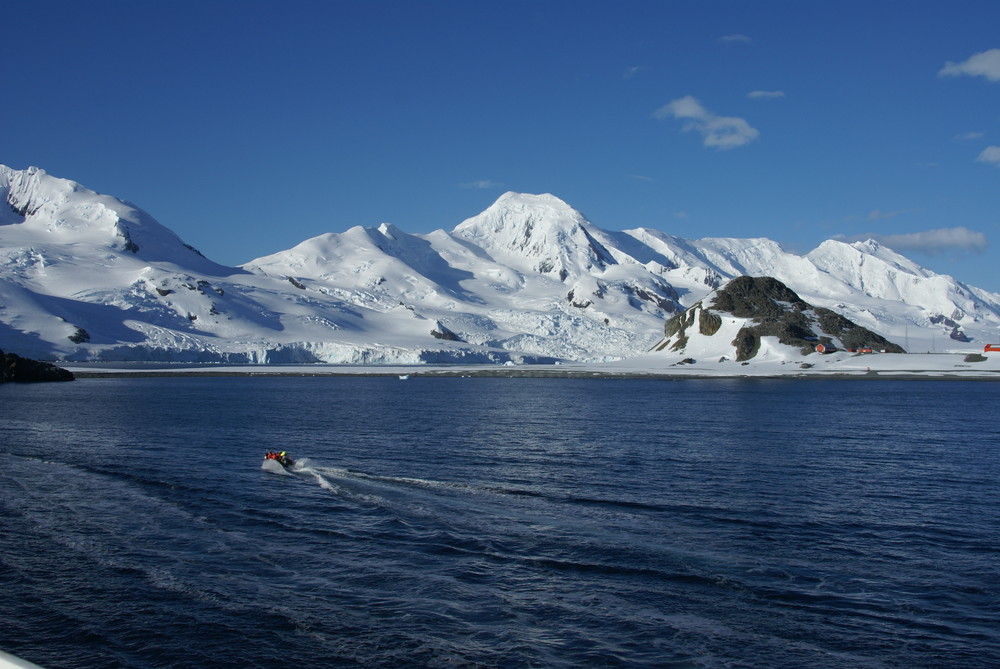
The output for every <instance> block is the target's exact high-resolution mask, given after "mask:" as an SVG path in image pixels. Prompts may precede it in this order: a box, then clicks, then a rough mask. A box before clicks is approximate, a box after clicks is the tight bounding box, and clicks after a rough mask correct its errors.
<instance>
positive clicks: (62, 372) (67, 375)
mask: <svg viewBox="0 0 1000 669" xmlns="http://www.w3.org/2000/svg"><path fill="white" fill-rule="evenodd" d="M74 378H75V377H74V376H73V372H71V371H69V370H67V369H63V368H62V367H56V366H55V365H53V364H52V363H49V362H39V361H38V360H32V359H30V358H22V357H21V356H19V355H17V354H16V353H4V352H3V351H0V383H7V382H10V383H41V382H44V381H72V380H73V379H74Z"/></svg>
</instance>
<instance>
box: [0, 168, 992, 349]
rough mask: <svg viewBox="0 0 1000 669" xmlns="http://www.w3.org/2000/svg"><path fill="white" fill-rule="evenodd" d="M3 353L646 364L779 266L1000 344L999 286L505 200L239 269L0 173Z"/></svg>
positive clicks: (131, 219) (925, 345)
mask: <svg viewBox="0 0 1000 669" xmlns="http://www.w3.org/2000/svg"><path fill="white" fill-rule="evenodd" d="M0 195H2V196H3V198H4V199H5V201H6V203H7V206H6V207H3V208H0V348H2V349H4V350H8V351H15V352H17V353H19V354H21V355H24V356H29V357H34V358H39V359H45V360H61V361H81V362H82V361H156V362H206V363H256V364H261V363H271V364H273V363H287V364H293V363H339V364H414V365H415V364H429V363H435V364H437V363H465V364H502V363H515V364H522V363H543V362H556V361H573V362H588V363H589V362H608V361H618V360H625V359H630V358H634V357H636V356H641V355H643V354H646V353H647V352H649V351H650V349H651V348H652V347H654V346H655V345H656V344H657V343H658V342H659V341H660V340H661V339H662V338H663V336H664V332H663V329H664V323H665V322H666V321H667V320H668V319H669V318H670V317H671V316H673V315H674V314H677V313H679V312H681V311H683V310H684V309H686V308H687V307H689V306H691V305H692V304H695V303H697V302H698V301H699V300H701V299H703V298H704V297H705V296H706V295H708V294H709V293H711V292H712V291H715V290H716V289H718V288H719V287H720V286H722V285H723V284H724V283H725V282H727V281H729V280H731V279H732V278H734V277H737V276H743V275H749V276H771V277H774V278H777V279H778V280H780V281H781V282H783V283H785V284H786V285H787V286H789V287H790V288H791V289H792V290H794V291H795V292H796V293H798V294H799V295H800V296H802V298H803V299H805V300H807V301H808V302H809V303H811V304H815V305H818V306H822V307H826V308H829V309H832V310H833V311H836V312H838V313H841V314H842V315H844V316H845V317H847V318H849V319H850V320H852V321H854V322H856V323H858V324H859V325H862V326H864V327H866V328H868V329H870V330H872V331H874V332H878V333H879V334H881V335H883V336H885V337H886V338H888V339H890V340H892V341H894V342H897V343H899V344H901V345H902V346H903V347H904V348H906V349H907V350H911V351H920V352H923V351H932V350H933V351H939V352H943V351H945V350H954V351H971V350H977V349H978V350H982V345H983V344H984V343H995V342H996V341H998V340H1000V295H997V294H995V293H991V292H989V291H986V290H982V289H979V288H976V287H973V286H968V285H966V284H963V283H962V282H960V281H958V280H956V279H954V278H952V277H950V276H947V275H941V274H936V273H934V272H932V271H931V270H928V269H926V268H923V267H921V266H920V265H918V264H917V263H915V262H913V261H912V260H910V259H908V258H906V257H904V256H902V255H900V254H898V253H895V252H894V251H892V250H891V249H888V248H885V247H883V246H881V245H879V244H877V243H876V242H874V241H867V242H855V243H850V244H849V243H845V242H841V241H837V240H827V241H825V242H823V243H822V244H820V245H819V246H818V247H817V248H816V249H814V250H813V251H811V252H809V253H807V254H805V255H798V254H795V253H790V252H788V251H785V250H784V249H783V248H782V247H781V245H780V244H778V243H777V242H774V241H772V240H769V239H763V238H757V239H731V238H704V239H697V240H692V239H682V238H678V237H674V236H671V235H669V234H666V233H664V232H662V231H659V230H652V229H647V228H638V229H632V230H625V231H608V230H604V229H601V228H599V227H597V226H596V225H594V224H593V223H591V222H590V221H588V220H587V219H586V218H585V217H584V216H583V215H582V214H581V213H580V212H578V211H576V210H575V209H573V208H572V207H571V206H570V205H568V204H567V203H565V202H563V201H562V200H560V199H559V198H558V197H556V196H554V195H550V194H540V195H532V194H523V193H512V192H511V193H505V194H504V195H502V196H501V197H500V198H499V199H498V200H497V201H496V202H495V203H494V204H493V205H491V206H490V207H489V208H487V209H486V210H485V211H483V212H482V213H480V214H478V215H476V216H473V217H471V218H468V219H466V220H465V221H462V222H460V223H458V224H457V225H456V226H455V227H454V228H453V229H452V230H450V231H446V230H435V231H434V232H430V233H427V234H410V233H407V232H404V231H403V230H401V229H399V228H398V227H396V226H394V225H391V224H388V223H383V224H381V225H378V226H373V227H361V226H358V227H353V228H350V229H349V230H346V231H344V232H330V233H326V234H323V235H320V236H318V237H314V238H312V239H308V240H305V241H303V242H301V243H300V244H298V245H297V246H294V247H293V248H290V249H287V250H284V251H280V252H277V253H274V254H271V255H267V256H264V257H260V258H256V259H253V260H250V261H249V262H246V263H244V264H243V265H241V266H238V267H229V266H225V265H221V264H219V263H216V262H213V261H212V260H210V259H208V258H206V257H204V256H203V255H202V254H201V253H199V252H198V251H197V250H196V249H195V248H194V247H192V246H191V245H189V244H187V243H185V242H184V241H183V240H181V239H180V238H179V237H178V236H177V235H176V234H175V233H174V232H172V231H171V230H170V229H168V228H167V227H165V226H163V225H161V224H160V223H158V222H157V221H156V220H155V219H154V218H153V217H152V216H150V215H149V214H148V213H146V212H144V211H143V210H142V209H140V208H139V207H137V206H135V205H133V204H130V203H127V202H124V201H122V200H119V199H117V198H114V197H112V196H110V195H103V194H99V193H95V192H94V191H91V190H89V189H87V188H85V187H83V186H81V185H80V184H78V183H76V182H73V181H71V180H68V179H61V178H57V177H53V176H51V175H49V174H47V173H46V172H45V171H44V170H42V169H39V168H35V167H30V168H28V169H25V170H16V169H12V168H9V167H6V166H2V165H0Z"/></svg>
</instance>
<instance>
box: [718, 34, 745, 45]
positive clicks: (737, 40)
mask: <svg viewBox="0 0 1000 669" xmlns="http://www.w3.org/2000/svg"><path fill="white" fill-rule="evenodd" d="M719 41H720V42H721V43H723V44H751V43H752V42H753V40H752V39H750V38H749V37H747V36H746V35H740V34H739V33H737V34H735V35H723V36H722V37H720V38H719Z"/></svg>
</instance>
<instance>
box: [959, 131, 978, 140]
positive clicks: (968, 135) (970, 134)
mask: <svg viewBox="0 0 1000 669" xmlns="http://www.w3.org/2000/svg"><path fill="white" fill-rule="evenodd" d="M982 138H983V133H981V132H963V133H960V134H958V135H955V139H957V140H959V141H964V140H967V139H982Z"/></svg>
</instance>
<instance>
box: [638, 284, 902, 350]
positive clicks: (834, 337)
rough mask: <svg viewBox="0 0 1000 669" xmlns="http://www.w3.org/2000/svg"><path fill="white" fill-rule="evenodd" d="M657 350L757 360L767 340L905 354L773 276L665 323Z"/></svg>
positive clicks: (727, 288)
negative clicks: (801, 294)
mask: <svg viewBox="0 0 1000 669" xmlns="http://www.w3.org/2000/svg"><path fill="white" fill-rule="evenodd" d="M664 337H665V338H664V340H663V341H662V342H661V343H660V344H659V345H658V346H657V347H656V348H657V350H660V351H670V352H675V353H679V354H694V353H697V354H698V355H701V356H706V355H709V356H715V355H718V356H720V357H731V358H734V359H735V360H737V361H746V360H750V359H752V358H754V357H756V356H757V355H758V354H759V353H760V351H761V347H762V343H764V342H765V341H766V340H765V338H773V339H772V340H771V342H770V343H771V344H774V343H776V344H778V345H779V346H783V347H787V348H789V349H792V350H797V351H798V352H799V353H800V354H801V355H807V354H810V353H813V352H815V350H816V345H817V344H823V345H824V346H825V347H827V348H828V349H830V348H833V349H863V348H870V349H872V350H875V351H885V352H888V353H903V352H904V351H903V349H902V348H901V347H900V346H897V345H896V344H893V343H892V342H890V341H888V340H887V339H885V338H884V337H882V336H881V335H879V334H876V333H875V332H872V331H871V330H869V329H867V328H864V327H861V326H860V325H857V324H856V323H853V322H852V321H850V320H848V319H847V318H845V317H844V316H842V315H840V314H838V313H836V312H834V311H831V310H829V309H825V308H823V307H815V306H813V305H811V304H809V303H807V302H805V301H804V300H803V299H802V298H800V297H799V296H798V295H797V294H796V293H795V291H793V290H791V289H790V288H789V287H788V286H786V285H785V284H783V283H782V282H780V281H778V280H777V279H774V278H772V277H750V276H741V277H737V278H735V279H733V280H731V281H729V282H728V283H727V284H725V285H724V286H722V287H721V288H720V289H718V290H716V291H715V292H713V293H711V294H709V295H708V296H707V297H705V298H704V299H702V300H701V301H699V302H697V303H695V304H694V305H693V306H691V307H690V308H688V309H687V310H686V311H684V312H683V313H680V314H677V315H676V316H674V317H673V318H671V319H670V320H669V321H667V323H666V326H665V328H664Z"/></svg>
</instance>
